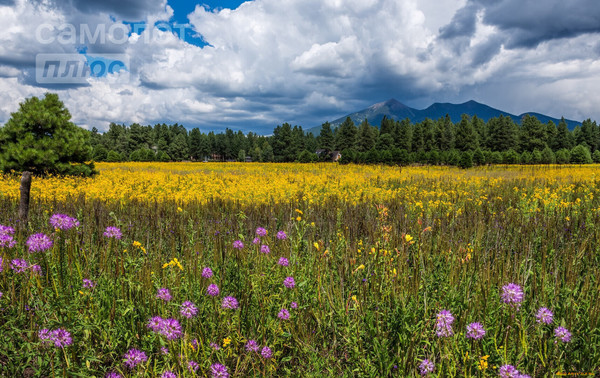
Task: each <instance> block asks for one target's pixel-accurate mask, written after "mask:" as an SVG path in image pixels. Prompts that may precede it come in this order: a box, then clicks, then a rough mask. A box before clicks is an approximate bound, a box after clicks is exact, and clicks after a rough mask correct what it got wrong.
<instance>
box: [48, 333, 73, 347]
mask: <svg viewBox="0 0 600 378" xmlns="http://www.w3.org/2000/svg"><path fill="white" fill-rule="evenodd" d="M50 340H51V341H52V342H54V346H56V347H58V348H64V347H66V346H69V345H71V343H73V339H72V338H71V334H70V333H69V331H67V330H64V329H62V328H59V329H57V330H54V331H52V334H51V336H50Z"/></svg>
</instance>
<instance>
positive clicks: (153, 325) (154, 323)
mask: <svg viewBox="0 0 600 378" xmlns="http://www.w3.org/2000/svg"><path fill="white" fill-rule="evenodd" d="M163 321H164V319H163V318H161V317H160V316H153V317H152V318H150V320H148V324H146V327H148V328H150V329H151V330H152V331H154V332H158V331H159V330H160V329H161V328H162V324H163Z"/></svg>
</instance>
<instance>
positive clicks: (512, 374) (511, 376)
mask: <svg viewBox="0 0 600 378" xmlns="http://www.w3.org/2000/svg"><path fill="white" fill-rule="evenodd" d="M519 375H520V374H519V371H518V370H517V368H515V367H514V366H512V365H502V366H501V367H500V370H498V376H499V377H502V378H518V377H519Z"/></svg>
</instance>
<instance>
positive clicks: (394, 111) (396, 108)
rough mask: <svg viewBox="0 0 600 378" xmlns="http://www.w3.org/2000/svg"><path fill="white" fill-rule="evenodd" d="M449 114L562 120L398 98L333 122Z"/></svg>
mask: <svg viewBox="0 0 600 378" xmlns="http://www.w3.org/2000/svg"><path fill="white" fill-rule="evenodd" d="M446 114H448V115H449V116H450V118H451V119H452V122H454V123H457V122H459V121H460V119H461V117H462V115H463V114H467V115H469V116H471V117H472V116H474V115H476V116H477V117H478V118H480V119H482V120H483V121H485V122H487V121H488V120H489V119H490V118H494V117H499V116H500V115H503V116H505V117H510V118H512V119H513V121H515V122H517V123H520V122H521V118H522V117H523V116H524V115H526V114H529V115H532V116H535V117H536V118H537V119H539V120H540V122H542V123H547V122H548V121H553V122H554V123H555V124H557V125H558V123H559V122H560V119H557V118H553V117H549V116H547V115H544V114H540V113H532V112H528V113H523V114H521V115H514V114H510V113H508V112H505V111H502V110H498V109H495V108H492V107H491V106H488V105H485V104H481V103H479V102H477V101H473V100H471V101H467V102H465V103H462V104H450V103H447V102H444V103H440V102H436V103H434V104H432V105H430V106H429V107H428V108H425V109H422V110H419V109H414V108H411V107H409V106H406V105H404V104H403V103H401V102H400V101H398V100H395V99H390V100H387V101H385V102H380V103H377V104H374V105H371V106H369V107H368V108H366V109H363V110H361V111H358V112H355V113H351V114H348V115H346V116H343V117H341V118H338V119H336V120H334V121H333V122H330V123H331V126H332V128H336V127H338V126H339V125H341V124H342V122H344V120H345V119H346V117H350V119H352V121H353V122H354V124H355V125H357V126H358V125H359V124H360V123H362V122H363V121H364V120H365V118H366V119H367V120H368V121H369V123H370V124H371V125H376V126H379V125H380V124H381V120H382V119H383V117H387V118H390V119H394V120H403V119H406V118H408V119H410V121H411V122H412V123H419V122H421V121H424V120H425V119H426V118H429V119H432V120H437V119H439V118H441V117H445V116H446ZM565 121H566V122H567V126H568V127H569V129H570V130H573V129H574V128H575V126H577V125H580V124H581V122H577V121H573V120H568V119H566V120H565ZM320 130H321V126H317V127H313V128H311V129H309V131H310V132H312V133H313V134H314V135H319V132H320Z"/></svg>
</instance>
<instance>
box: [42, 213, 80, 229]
mask: <svg viewBox="0 0 600 378" xmlns="http://www.w3.org/2000/svg"><path fill="white" fill-rule="evenodd" d="M49 223H50V225H51V226H52V227H53V228H55V229H59V230H63V231H67V230H70V229H72V228H73V227H79V221H78V220H77V219H75V218H71V217H70V216H68V215H65V214H54V215H53V216H51V217H50V221H49Z"/></svg>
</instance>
